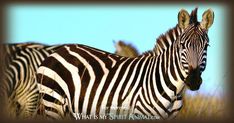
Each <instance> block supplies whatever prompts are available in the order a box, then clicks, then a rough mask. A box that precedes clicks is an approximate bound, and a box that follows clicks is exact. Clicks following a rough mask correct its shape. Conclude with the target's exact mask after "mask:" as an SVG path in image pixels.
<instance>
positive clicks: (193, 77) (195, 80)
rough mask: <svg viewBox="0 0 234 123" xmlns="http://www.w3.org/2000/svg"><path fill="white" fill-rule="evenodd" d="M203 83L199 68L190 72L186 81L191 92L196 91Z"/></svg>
mask: <svg viewBox="0 0 234 123" xmlns="http://www.w3.org/2000/svg"><path fill="white" fill-rule="evenodd" d="M201 83H202V78H201V72H200V69H199V67H197V68H195V69H193V68H191V69H190V70H189V74H188V76H187V78H186V79H185V84H186V85H187V86H188V87H189V89H190V90H192V91H195V90H198V89H199V88H200V85H201Z"/></svg>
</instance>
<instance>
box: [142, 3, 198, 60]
mask: <svg viewBox="0 0 234 123" xmlns="http://www.w3.org/2000/svg"><path fill="white" fill-rule="evenodd" d="M197 9H198V8H197V7H196V8H195V9H194V10H193V11H192V12H191V14H190V20H189V23H190V24H194V25H195V26H196V25H198V24H199V22H198V21H197ZM181 32H182V29H181V28H180V27H179V26H178V25H176V26H175V27H174V28H171V29H169V30H168V31H167V32H166V33H165V34H162V35H160V36H159V37H158V38H157V40H156V44H155V46H154V48H153V50H151V51H147V52H145V53H143V55H149V54H151V55H155V56H157V55H159V54H160V53H161V52H163V51H164V50H166V49H167V48H168V47H169V46H170V45H171V44H172V43H173V42H174V41H176V38H177V37H178V36H179V35H180V33H181Z"/></svg>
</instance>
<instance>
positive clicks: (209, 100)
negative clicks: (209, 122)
mask: <svg viewBox="0 0 234 123" xmlns="http://www.w3.org/2000/svg"><path fill="white" fill-rule="evenodd" d="M226 116H227V97H217V96H215V95H212V94H211V95H203V94H201V93H199V92H198V93H197V94H196V95H188V94H185V95H184V105H183V108H182V110H181V111H180V112H179V114H178V115H177V117H176V118H177V119H223V118H226Z"/></svg>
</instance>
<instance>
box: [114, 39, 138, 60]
mask: <svg viewBox="0 0 234 123" xmlns="http://www.w3.org/2000/svg"><path fill="white" fill-rule="evenodd" d="M114 43H115V42H114ZM115 48H116V51H115V54H117V55H120V56H125V57H131V58H134V57H136V56H138V55H139V53H138V50H137V49H136V48H135V47H134V46H132V45H131V44H126V43H124V41H121V40H120V41H118V42H116V43H115Z"/></svg>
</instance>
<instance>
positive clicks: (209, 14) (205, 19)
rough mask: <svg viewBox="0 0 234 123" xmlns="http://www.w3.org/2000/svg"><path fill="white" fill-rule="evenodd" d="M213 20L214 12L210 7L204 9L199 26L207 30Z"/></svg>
mask: <svg viewBox="0 0 234 123" xmlns="http://www.w3.org/2000/svg"><path fill="white" fill-rule="evenodd" d="M213 22H214V12H213V11H212V10H211V9H208V10H206V11H205V12H204V13H203V15H202V22H201V28H202V29H206V30H208V29H209V28H210V27H211V25H212V24H213Z"/></svg>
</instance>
